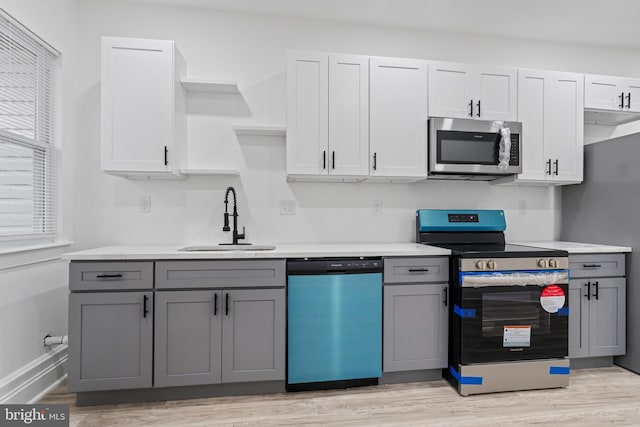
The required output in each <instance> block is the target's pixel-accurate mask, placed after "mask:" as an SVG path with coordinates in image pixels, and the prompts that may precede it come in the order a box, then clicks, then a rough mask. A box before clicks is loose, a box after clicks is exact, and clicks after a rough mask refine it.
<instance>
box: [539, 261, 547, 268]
mask: <svg viewBox="0 0 640 427" xmlns="http://www.w3.org/2000/svg"><path fill="white" fill-rule="evenodd" d="M538 267H540V268H547V260H546V259H539V260H538Z"/></svg>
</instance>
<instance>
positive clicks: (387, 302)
mask: <svg viewBox="0 0 640 427" xmlns="http://www.w3.org/2000/svg"><path fill="white" fill-rule="evenodd" d="M448 266H449V262H448V258H447V257H406V258H385V260H384V291H383V351H382V370H383V372H399V371H418V370H427V369H440V368H446V367H447V360H448V347H447V345H448V325H449V320H448V319H449V318H448V286H447V283H448V280H449V270H448Z"/></svg>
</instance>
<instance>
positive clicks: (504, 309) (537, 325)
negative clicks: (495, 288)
mask: <svg viewBox="0 0 640 427" xmlns="http://www.w3.org/2000/svg"><path fill="white" fill-rule="evenodd" d="M549 318H550V317H549V314H548V313H546V312H544V311H543V310H540V292H532V291H522V290H520V291H515V292H493V293H485V294H483V295H482V336H483V337H502V335H503V334H504V327H505V326H531V330H532V331H534V332H536V331H537V332H539V333H549Z"/></svg>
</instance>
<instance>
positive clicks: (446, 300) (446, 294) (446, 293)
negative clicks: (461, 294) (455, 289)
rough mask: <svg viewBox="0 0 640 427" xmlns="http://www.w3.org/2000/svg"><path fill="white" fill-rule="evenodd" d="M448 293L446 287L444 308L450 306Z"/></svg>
mask: <svg viewBox="0 0 640 427" xmlns="http://www.w3.org/2000/svg"><path fill="white" fill-rule="evenodd" d="M447 291H448V289H447V287H446V286H445V287H444V301H443V302H444V306H445V307H447V306H448V305H449V301H448V292H447Z"/></svg>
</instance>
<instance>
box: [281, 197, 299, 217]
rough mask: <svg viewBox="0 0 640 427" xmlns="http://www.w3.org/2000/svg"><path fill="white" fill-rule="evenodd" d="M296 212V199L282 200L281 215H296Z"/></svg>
mask: <svg viewBox="0 0 640 427" xmlns="http://www.w3.org/2000/svg"><path fill="white" fill-rule="evenodd" d="M295 214H296V201H295V200H280V215H295Z"/></svg>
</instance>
